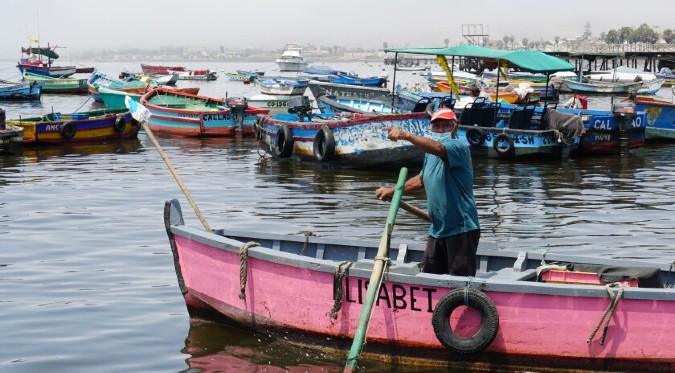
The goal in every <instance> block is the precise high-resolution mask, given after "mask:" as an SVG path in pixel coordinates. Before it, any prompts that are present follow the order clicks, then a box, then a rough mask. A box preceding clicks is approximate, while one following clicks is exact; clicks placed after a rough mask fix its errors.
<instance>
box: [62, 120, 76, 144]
mask: <svg viewBox="0 0 675 373" xmlns="http://www.w3.org/2000/svg"><path fill="white" fill-rule="evenodd" d="M76 133H77V128H75V124H73V122H65V123H63V124H62V125H61V127H59V134H61V137H63V138H64V139H68V140H70V139H72V138H73V137H75V134H76Z"/></svg>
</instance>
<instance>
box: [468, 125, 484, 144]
mask: <svg viewBox="0 0 675 373" xmlns="http://www.w3.org/2000/svg"><path fill="white" fill-rule="evenodd" d="M466 140H467V141H468V142H469V145H471V146H481V145H483V143H484V142H485V133H483V130H482V129H480V128H479V127H471V128H469V129H468V130H467V131H466Z"/></svg>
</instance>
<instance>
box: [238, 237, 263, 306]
mask: <svg viewBox="0 0 675 373" xmlns="http://www.w3.org/2000/svg"><path fill="white" fill-rule="evenodd" d="M256 246H260V244H259V243H257V242H253V241H249V242H247V243H245V244H243V245H241V247H240V248H239V299H243V300H246V274H247V272H248V249H250V248H252V247H256Z"/></svg>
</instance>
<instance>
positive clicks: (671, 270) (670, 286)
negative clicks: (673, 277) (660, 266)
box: [663, 261, 675, 288]
mask: <svg viewBox="0 0 675 373" xmlns="http://www.w3.org/2000/svg"><path fill="white" fill-rule="evenodd" d="M673 267H675V261H674V262H672V263H671V264H670V268H668V276H666V284H665V285H664V286H663V287H665V288H672V287H673V285H671V284H670V274H671V273H672V272H673Z"/></svg>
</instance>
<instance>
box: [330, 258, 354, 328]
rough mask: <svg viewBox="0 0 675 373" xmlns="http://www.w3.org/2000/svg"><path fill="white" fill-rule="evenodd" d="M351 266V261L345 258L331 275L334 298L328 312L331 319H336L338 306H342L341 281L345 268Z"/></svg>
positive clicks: (345, 271)
mask: <svg viewBox="0 0 675 373" xmlns="http://www.w3.org/2000/svg"><path fill="white" fill-rule="evenodd" d="M351 266H352V262H350V261H348V260H345V261H344V262H342V263H340V264H338V266H337V267H335V273H334V275H333V299H334V300H335V302H334V303H333V308H332V309H331V310H330V312H329V313H328V315H329V316H330V318H331V319H337V315H338V312H339V311H340V308H342V301H343V298H342V293H343V290H342V288H343V286H342V283H343V281H344V277H345V274H346V273H347V270H348V269H349V267H351Z"/></svg>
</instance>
